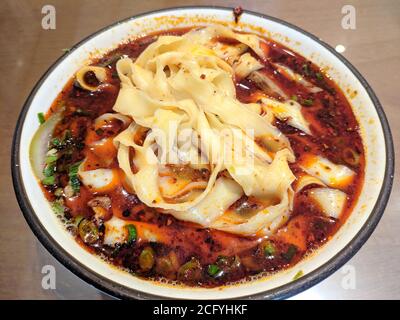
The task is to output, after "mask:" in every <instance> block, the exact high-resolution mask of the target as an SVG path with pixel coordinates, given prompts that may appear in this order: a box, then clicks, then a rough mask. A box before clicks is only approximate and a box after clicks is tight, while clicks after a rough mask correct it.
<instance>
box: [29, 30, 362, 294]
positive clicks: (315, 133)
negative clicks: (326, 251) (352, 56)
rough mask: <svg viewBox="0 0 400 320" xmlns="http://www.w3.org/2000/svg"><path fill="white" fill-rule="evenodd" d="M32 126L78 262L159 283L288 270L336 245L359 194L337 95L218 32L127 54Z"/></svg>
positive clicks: (318, 75) (287, 63) (177, 37)
mask: <svg viewBox="0 0 400 320" xmlns="http://www.w3.org/2000/svg"><path fill="white" fill-rule="evenodd" d="M38 119H39V121H40V123H41V124H40V127H39V129H38V131H37V132H36V134H35V136H34V137H33V140H32V142H31V146H30V155H31V164H32V167H33V169H34V171H35V173H36V175H37V177H38V180H40V185H41V187H42V189H43V192H44V193H45V195H46V197H47V199H48V200H49V201H50V202H51V205H52V208H53V210H54V211H55V213H56V214H57V215H58V216H59V217H60V218H61V219H62V221H64V223H65V226H66V228H67V229H68V231H69V232H71V233H72V234H73V235H74V237H75V239H76V241H78V242H79V243H80V244H81V245H82V246H83V247H84V248H85V249H87V250H88V251H90V252H91V253H93V254H96V255H100V256H101V257H103V258H104V259H106V260H107V261H108V262H109V263H111V264H114V265H116V266H119V267H121V268H124V269H125V270H129V271H131V272H132V273H134V274H135V276H138V277H142V278H146V279H149V280H153V281H161V280H163V281H165V279H167V280H171V281H177V282H178V283H180V284H183V285H189V286H201V287H216V286H221V285H225V284H230V283H233V282H235V281H239V280H243V279H245V280H247V279H251V277H252V276H254V275H259V274H261V275H263V274H268V273H272V272H278V271H280V270H282V269H286V268H289V267H291V266H293V265H295V264H296V263H298V262H299V261H300V260H301V259H302V258H304V257H305V256H306V255H307V254H309V253H310V252H311V251H312V250H314V249H316V248H318V247H319V246H321V245H322V244H324V243H325V242H326V241H328V240H329V239H330V238H331V237H332V236H333V235H334V233H335V232H336V231H337V230H338V228H340V226H341V225H342V224H343V223H344V221H345V220H346V219H347V217H348V216H349V215H350V214H351V211H352V208H353V207H354V205H355V203H356V201H357V198H358V195H359V193H360V190H361V186H362V183H363V177H364V165H365V158H364V148H363V144H362V139H361V137H360V134H359V128H358V123H357V120H356V118H355V116H354V114H353V112H352V109H351V106H350V104H349V102H348V101H347V100H346V98H345V96H344V94H343V93H342V91H341V89H340V88H339V87H338V86H337V85H336V84H335V83H334V82H333V81H332V80H331V79H330V78H329V77H328V76H327V75H326V74H325V73H324V72H323V71H322V70H321V69H320V68H319V67H318V66H316V65H315V64H313V63H312V62H310V61H308V60H307V59H305V58H304V57H302V56H301V55H299V54H298V53H296V52H293V51H292V50H290V49H288V48H286V47H285V46H283V45H281V44H279V43H277V42H274V41H272V40H270V39H267V38H263V37H260V36H257V35H255V34H247V33H242V32H237V31H235V30H231V29H228V28H226V27H222V26H218V25H216V26H209V27H196V28H185V29H172V30H168V31H163V32H159V33H153V34H150V35H147V36H145V37H142V38H138V39H135V40H132V41H130V42H127V43H123V44H121V45H119V46H118V47H117V48H116V49H114V50H112V51H110V52H109V53H107V54H106V55H105V56H103V57H101V58H97V59H96V60H94V61H93V62H92V64H91V65H88V66H84V67H82V68H81V69H80V70H78V71H77V72H76V74H75V76H74V77H73V78H72V79H71V80H70V81H69V82H68V83H67V84H66V85H65V87H64V89H63V90H62V92H61V93H60V94H59V95H58V97H57V99H56V100H55V101H54V103H53V105H52V106H50V110H49V111H48V113H47V114H45V115H43V114H39V115H38ZM171 128H174V130H171ZM183 137H186V138H185V139H184V138H183ZM238 146H242V147H243V146H244V147H243V150H244V152H236V151H237V150H238V149H239V147H238ZM243 150H241V151H243ZM231 152H233V153H231Z"/></svg>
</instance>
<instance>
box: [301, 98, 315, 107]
mask: <svg viewBox="0 0 400 320" xmlns="http://www.w3.org/2000/svg"><path fill="white" fill-rule="evenodd" d="M313 104H314V100H312V99H304V100H303V105H305V106H312V105H313Z"/></svg>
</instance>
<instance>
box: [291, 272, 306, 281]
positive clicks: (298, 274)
mask: <svg viewBox="0 0 400 320" xmlns="http://www.w3.org/2000/svg"><path fill="white" fill-rule="evenodd" d="M303 275H304V272H303V270H300V271H299V272H297V273H296V274H295V275H294V277H293V280H297V279H299V278H301V277H302V276H303Z"/></svg>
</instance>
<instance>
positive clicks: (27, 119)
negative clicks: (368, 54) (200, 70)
mask: <svg viewBox="0 0 400 320" xmlns="http://www.w3.org/2000/svg"><path fill="white" fill-rule="evenodd" d="M213 23H224V24H227V25H229V26H232V27H234V28H237V29H242V30H246V31H251V32H255V33H259V34H263V35H265V36H267V37H270V38H272V39H274V40H276V41H278V42H281V43H283V44H284V45H286V46H288V47H289V48H291V49H293V50H295V51H297V52H299V53H300V54H302V55H303V56H305V57H306V58H308V59H310V60H311V61H313V62H315V63H316V64H317V65H319V66H321V67H323V68H325V69H326V70H327V73H329V75H330V76H331V77H332V78H333V79H334V80H335V82H336V83H338V85H339V86H340V87H341V88H342V90H343V91H344V93H345V95H346V97H347V98H348V99H349V101H350V102H351V104H352V107H353V110H354V113H355V115H356V117H357V118H358V121H359V124H360V130H361V134H362V138H363V140H364V146H365V148H366V172H365V183H364V186H363V190H362V193H361V196H360V198H359V200H358V203H357V205H356V207H355V209H354V211H353V213H352V215H351V216H350V218H349V219H348V220H347V222H346V223H345V224H344V225H343V226H342V228H341V229H340V230H339V231H338V232H337V233H336V234H335V236H334V238H333V239H331V240H330V241H329V242H328V243H327V244H326V245H324V246H322V247H321V248H320V249H319V250H317V251H316V252H314V253H313V254H311V255H310V256H309V257H307V258H306V259H304V260H303V261H302V262H300V263H299V264H297V265H296V266H295V267H293V268H291V269H288V270H285V271H282V272H280V273H277V274H275V275H271V276H268V277H264V278H260V279H256V280H254V281H252V282H244V283H240V284H236V285H233V286H227V287H223V288H215V289H202V288H183V287H179V286H171V285H167V284H160V283H154V282H151V281H145V280H141V279H139V278H136V277H134V276H132V275H130V274H128V273H126V272H124V271H121V270H119V269H117V268H114V267H112V266H110V265H109V264H108V263H106V262H104V261H102V260H101V259H100V258H98V257H96V256H94V255H92V254H89V253H88V252H87V251H85V250H84V249H82V248H81V247H80V246H79V245H78V244H77V243H76V242H75V240H74V239H73V238H72V237H71V236H70V234H69V233H68V232H66V231H65V230H64V227H63V226H62V224H61V223H60V222H59V221H58V219H57V218H56V216H55V215H54V213H53V212H52V210H51V208H50V206H49V204H48V202H47V201H46V199H45V198H44V196H43V194H42V191H41V189H40V188H39V187H38V183H37V181H36V179H35V177H34V175H33V172H32V169H31V166H30V163H29V143H30V141H31V138H32V136H33V134H34V132H35V131H36V129H37V128H38V123H37V113H38V112H45V111H46V110H47V109H48V108H49V106H50V105H51V103H52V101H53V100H54V99H55V98H56V96H57V94H58V92H60V91H61V89H62V88H63V86H64V85H65V83H66V82H67V80H68V79H69V78H70V77H71V76H72V75H73V74H74V72H75V71H76V70H77V69H79V67H80V66H82V65H84V64H85V63H86V62H88V61H89V60H90V58H91V57H93V53H95V54H96V55H98V54H101V53H104V52H105V51H108V50H109V49H111V48H113V47H116V46H117V45H118V44H119V43H120V42H122V41H125V40H127V39H129V38H134V37H137V36H140V35H143V34H146V33H148V32H151V31H157V30H161V29H168V28H174V27H184V26H192V25H207V24H213ZM370 94H371V93H370V92H369V88H368V86H367V84H366V83H364V81H363V80H362V78H360V77H359V75H358V74H357V73H355V72H354V70H352V67H351V66H349V65H348V63H347V62H346V61H344V60H342V59H341V58H340V57H339V56H338V55H335V54H333V53H332V51H331V50H330V49H328V48H327V47H326V46H324V45H322V44H321V43H319V42H317V41H316V40H315V39H314V38H312V37H310V36H309V35H307V34H305V33H303V32H302V31H300V30H298V29H296V28H292V27H291V26H289V25H287V24H284V23H281V22H279V21H277V20H275V19H272V18H268V17H262V16H258V15H256V14H251V13H248V12H245V13H244V14H243V15H242V17H241V19H240V23H239V24H237V25H236V24H234V22H233V17H232V12H231V11H230V10H226V9H217V8H181V9H170V10H164V11H159V12H153V13H150V14H146V15H142V16H138V17H135V18H131V19H129V20H126V21H124V22H121V23H118V24H115V25H113V26H111V27H108V28H106V29H104V30H102V31H101V32H99V33H96V34H95V35H93V36H91V37H89V38H88V39H86V40H84V41H83V42H81V43H80V44H78V45H77V46H75V47H74V48H73V49H72V50H71V51H70V52H69V53H68V54H66V55H64V56H63V57H62V59H60V60H59V61H58V62H57V63H56V64H55V65H54V66H53V67H52V68H51V69H50V70H49V71H48V72H47V73H46V75H45V76H44V78H42V80H41V81H40V82H39V84H38V86H37V87H36V88H35V90H34V91H33V93H32V95H31V96H30V98H29V99H28V102H27V104H26V105H25V108H24V111H23V113H22V116H21V119H20V123H19V125H18V126H17V131H18V132H19V133H18V132H17V137H16V144H15V145H16V148H17V150H16V154H17V156H16V157H17V158H16V159H15V161H16V162H17V164H18V166H19V171H18V174H17V175H19V177H20V179H21V181H20V185H19V187H18V186H17V189H18V188H20V189H19V191H21V193H20V194H19V197H20V199H19V200H20V202H21V201H22V202H24V203H25V205H21V206H22V207H23V209H24V212H25V215H26V217H27V220H28V222H29V223H30V225H31V227H32V228H33V229H34V231H35V233H36V234H37V235H38V237H39V239H40V240H41V241H42V242H43V243H44V244H45V246H46V247H47V248H48V249H49V250H50V251H51V252H52V253H53V254H54V255H55V256H56V257H57V258H59V259H61V260H62V262H63V263H64V264H66V265H67V266H68V267H69V268H72V269H73V271H74V272H76V273H78V274H79V275H80V276H82V277H83V278H85V279H86V280H89V281H90V282H91V283H92V284H95V285H97V286H99V287H100V288H101V289H103V290H106V291H108V292H111V293H113V294H116V295H119V296H131V297H146V296H149V295H155V296H161V297H170V298H190V299H193V298H204V299H210V298H221V299H222V298H234V297H244V296H251V295H256V294H259V296H262V297H269V298H271V297H272V298H274V297H284V296H288V295H290V294H294V293H296V292H298V291H300V290H302V289H304V288H306V287H308V286H310V285H312V284H314V283H316V282H317V281H320V280H322V279H323V278H324V277H326V276H327V275H329V274H330V273H331V272H332V271H334V270H335V269H337V268H338V267H340V266H341V265H342V264H343V263H345V261H346V260H347V259H348V258H349V257H350V256H351V255H352V254H353V253H355V251H356V250H357V249H358V248H359V247H360V246H361V244H362V243H363V242H364V241H365V240H366V238H367V237H368V235H369V234H370V232H372V229H373V228H374V226H375V224H376V223H377V222H378V220H379V217H380V213H381V211H382V210H383V208H382V206H383V207H384V205H385V203H386V200H387V199H386V198H385V195H384V194H388V193H389V191H390V186H388V185H390V182H389V184H388V182H387V181H386V182H385V183H384V178H385V169H386V167H387V165H389V164H388V163H387V161H388V160H387V154H388V151H390V150H387V149H388V148H387V143H388V142H387V141H386V140H387V139H388V138H387V135H388V133H387V132H386V133H385V134H386V140H385V134H384V129H383V126H382V119H383V121H384V115H383V114H382V112H381V110H380V109H379V103H378V102H377V101H373V99H371V96H370ZM374 104H375V105H378V109H379V110H380V111H379V112H378V111H377V109H376V107H375V106H374ZM382 117H383V118H382ZM383 123H384V124H385V126H386V123H385V121H384V122H383ZM19 130H20V131H19ZM385 130H387V128H386V127H385ZM389 140H390V133H389ZM389 149H390V147H389ZM389 160H390V161H391V159H389ZM386 176H387V171H386ZM386 180H387V179H386ZM384 185H385V191H382V189H384V188H383V186H384ZM387 189H389V190H387ZM381 191H382V194H381V196H380V193H381ZM17 193H19V192H18V190H17ZM378 198H379V199H380V200H379V201H378V203H377V200H378ZM374 207H375V210H374ZM371 212H374V213H373V214H372V215H373V216H372V215H371ZM360 230H362V231H361V233H360V234H358V233H359V232H360ZM357 234H358V236H357V237H356V235H357ZM355 237H356V238H357V239H355V240H354V241H353V242H351V241H352V240H353V239H354V238H355ZM350 242H351V244H350V245H349V243H350ZM299 270H302V271H303V273H304V275H305V276H303V277H302V278H300V279H299V280H296V281H293V276H294V275H295V274H296V273H297V272H298V271H299Z"/></svg>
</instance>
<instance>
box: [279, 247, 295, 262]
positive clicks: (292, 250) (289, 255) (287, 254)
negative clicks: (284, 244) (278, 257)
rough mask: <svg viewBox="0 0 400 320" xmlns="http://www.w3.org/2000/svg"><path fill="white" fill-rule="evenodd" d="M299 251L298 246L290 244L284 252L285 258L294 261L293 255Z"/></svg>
mask: <svg viewBox="0 0 400 320" xmlns="http://www.w3.org/2000/svg"><path fill="white" fill-rule="evenodd" d="M296 253H297V247H296V246H295V245H294V244H291V245H289V248H288V249H287V251H286V252H285V253H283V254H282V256H283V258H284V259H285V260H286V261H287V262H290V261H292V259H293V257H294V256H295V255H296Z"/></svg>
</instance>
